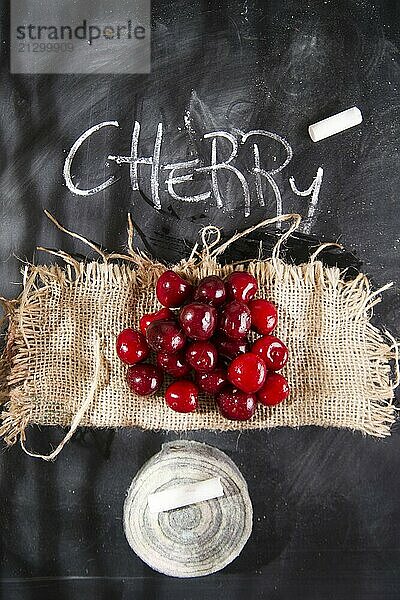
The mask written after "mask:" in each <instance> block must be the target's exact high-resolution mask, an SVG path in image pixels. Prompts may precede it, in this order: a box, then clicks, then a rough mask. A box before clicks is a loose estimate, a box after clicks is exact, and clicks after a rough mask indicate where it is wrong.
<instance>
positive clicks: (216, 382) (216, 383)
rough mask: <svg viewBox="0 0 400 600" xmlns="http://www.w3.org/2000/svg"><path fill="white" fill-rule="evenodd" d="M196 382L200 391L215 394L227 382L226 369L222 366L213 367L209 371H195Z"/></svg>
mask: <svg viewBox="0 0 400 600" xmlns="http://www.w3.org/2000/svg"><path fill="white" fill-rule="evenodd" d="M196 383H197V385H198V386H199V388H200V389H201V391H202V392H205V393H206V394H211V395H212V396H215V394H218V392H220V391H221V390H222V389H223V388H224V387H226V385H227V384H228V378H227V375H226V371H225V370H224V369H222V368H218V369H215V371H211V373H197V374H196Z"/></svg>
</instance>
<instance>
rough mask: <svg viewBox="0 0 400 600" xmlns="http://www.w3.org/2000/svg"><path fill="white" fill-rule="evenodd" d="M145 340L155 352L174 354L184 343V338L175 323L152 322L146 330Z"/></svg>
mask: <svg viewBox="0 0 400 600" xmlns="http://www.w3.org/2000/svg"><path fill="white" fill-rule="evenodd" d="M146 338H147V343H148V344H149V346H150V348H151V349H152V350H154V351H155V352H170V353H175V352H178V351H179V350H182V348H183V346H184V345H185V343H186V336H185V334H184V333H183V331H182V330H181V329H180V327H179V325H178V323H175V321H153V323H150V325H149V326H148V328H147V332H146Z"/></svg>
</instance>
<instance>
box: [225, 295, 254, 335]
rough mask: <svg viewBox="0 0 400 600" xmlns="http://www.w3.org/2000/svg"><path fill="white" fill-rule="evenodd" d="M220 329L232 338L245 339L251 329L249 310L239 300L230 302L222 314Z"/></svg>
mask: <svg viewBox="0 0 400 600" xmlns="http://www.w3.org/2000/svg"><path fill="white" fill-rule="evenodd" d="M219 327H220V329H221V330H222V331H223V332H224V333H225V334H226V335H227V336H228V337H230V338H233V339H235V340H237V339H240V338H243V337H244V336H245V335H246V334H247V332H248V331H249V329H250V327H251V316H250V310H249V308H248V307H247V306H246V304H244V303H243V302H238V301H237V300H233V301H232V302H229V304H227V305H226V306H225V307H224V308H223V310H222V312H221V318H220V324H219Z"/></svg>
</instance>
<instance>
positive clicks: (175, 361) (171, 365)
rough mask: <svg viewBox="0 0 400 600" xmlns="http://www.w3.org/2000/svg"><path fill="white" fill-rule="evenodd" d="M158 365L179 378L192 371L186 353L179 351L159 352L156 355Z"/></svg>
mask: <svg viewBox="0 0 400 600" xmlns="http://www.w3.org/2000/svg"><path fill="white" fill-rule="evenodd" d="M156 361H157V365H158V366H159V367H160V369H162V370H163V371H165V372H166V373H168V375H171V376H172V377H176V378H177V379H179V378H180V377H184V376H185V375H187V374H188V373H189V371H190V367H189V365H188V364H187V362H186V358H185V353H184V352H177V353H176V354H169V352H159V353H158V354H157V357H156Z"/></svg>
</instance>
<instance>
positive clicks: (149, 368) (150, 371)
mask: <svg viewBox="0 0 400 600" xmlns="http://www.w3.org/2000/svg"><path fill="white" fill-rule="evenodd" d="M163 379H164V378H163V374H162V373H161V371H160V370H159V369H157V367H154V366H153V365H133V367H129V369H128V371H127V373H126V381H127V383H128V385H129V387H130V389H131V390H132V392H135V393H136V394H138V395H139V396H151V395H152V394H155V393H156V392H157V391H158V390H159V389H160V387H161V385H162V382H163Z"/></svg>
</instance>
